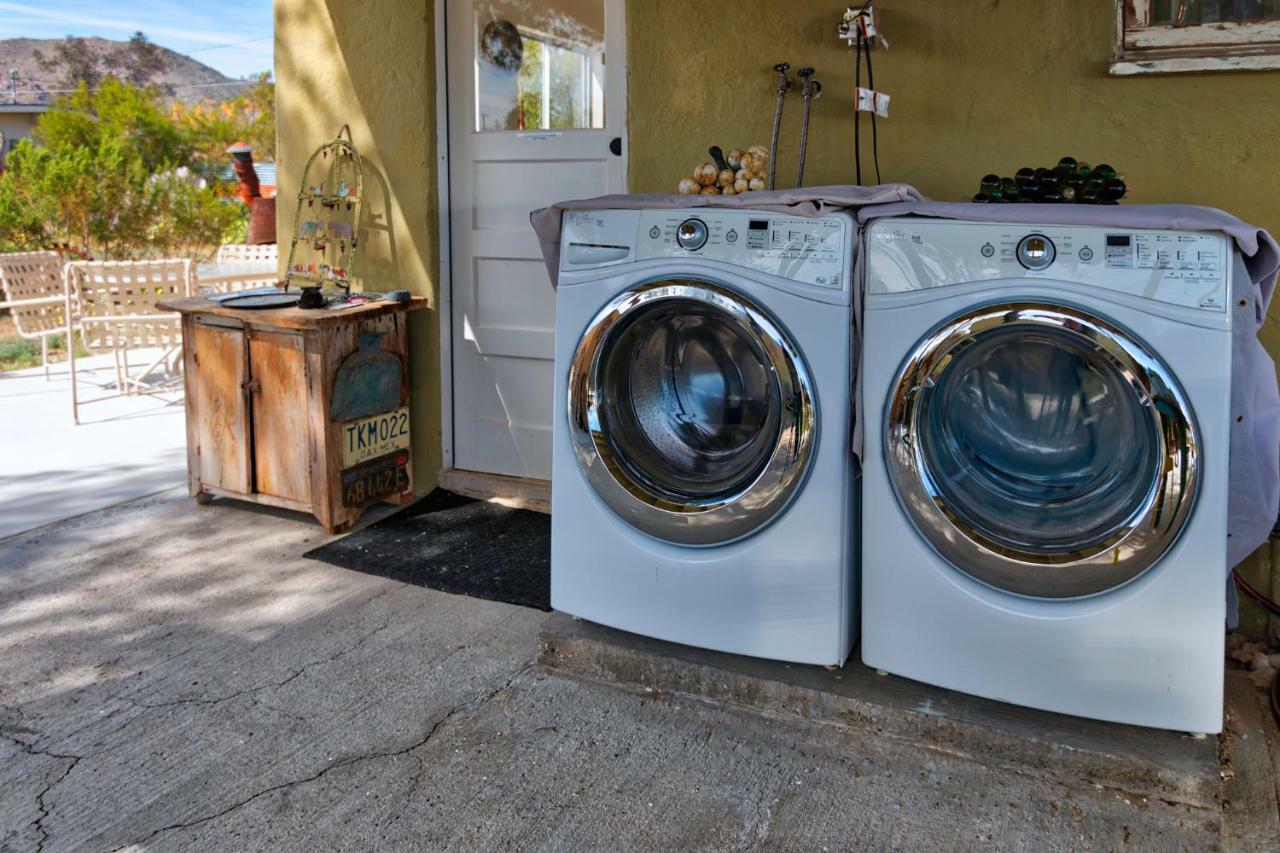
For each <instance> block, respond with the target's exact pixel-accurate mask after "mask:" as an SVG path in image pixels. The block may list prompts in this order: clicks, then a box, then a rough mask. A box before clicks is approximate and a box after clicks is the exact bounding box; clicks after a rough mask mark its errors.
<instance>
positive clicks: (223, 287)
mask: <svg viewBox="0 0 1280 853" xmlns="http://www.w3.org/2000/svg"><path fill="white" fill-rule="evenodd" d="M277 272H278V270H277V268H276V263H275V261H236V262H233V263H232V262H228V263H205V264H196V268H195V281H194V282H193V287H192V295H196V296H198V295H200V294H202V293H209V292H217V293H228V292H231V291H234V290H252V289H254V288H258V287H271V286H273V285H274V284H275V283H276V282H277V281H278V276H277Z"/></svg>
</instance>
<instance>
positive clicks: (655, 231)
mask: <svg viewBox="0 0 1280 853" xmlns="http://www.w3.org/2000/svg"><path fill="white" fill-rule="evenodd" d="M661 236H662V229H661V228H659V227H658V226H657V225H655V226H653V227H652V228H650V229H649V237H650V239H653V240H657V239H658V238H659V237H661Z"/></svg>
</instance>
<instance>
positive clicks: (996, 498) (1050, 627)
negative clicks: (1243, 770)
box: [862, 218, 1243, 732]
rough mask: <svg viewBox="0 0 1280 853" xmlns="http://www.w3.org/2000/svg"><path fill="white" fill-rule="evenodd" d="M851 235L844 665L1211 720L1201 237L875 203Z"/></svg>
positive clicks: (1207, 290) (1218, 553)
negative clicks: (852, 599)
mask: <svg viewBox="0 0 1280 853" xmlns="http://www.w3.org/2000/svg"><path fill="white" fill-rule="evenodd" d="M865 246H866V249H865V251H866V301H865V327H866V334H865V337H864V347H865V348H864V385H863V404H864V411H865V424H866V427H865V437H866V441H865V455H864V458H863V464H864V466H865V468H864V480H863V494H862V499H863V513H864V514H863V525H862V548H863V552H862V553H863V556H862V560H863V563H862V596H863V598H862V658H863V660H864V661H865V662H866V663H867V664H868V665H869V666H873V667H877V668H879V669H884V670H888V671H889V672H892V673H896V674H898V675H902V676H906V677H908V678H913V679H917V680H919V681H924V682H928V683H930V684H936V685H940V686H942V687H947V688H951V689H954V690H959V691H964V692H966V693H972V694H976V695H979V696H985V697H989V698H992V699H998V700H1003V701H1007V702H1013V703H1017V704H1020V705H1027V706H1031V707H1035V708H1042V709H1046V710H1051V711H1059V712H1063V713H1068V714H1076V715H1079V716H1084V717H1093V718H1097V719H1102V720H1111V721H1116V722H1123V723H1135V724H1139V725H1146V726H1154V727H1160V728H1168V729H1178V730H1184V731H1194V732H1217V731H1219V730H1220V729H1221V726H1222V679H1223V632H1224V621H1223V620H1224V594H1223V593H1224V578H1225V576H1226V564H1225V560H1226V549H1225V543H1226V539H1225V537H1226V529H1227V527H1226V522H1227V458H1228V457H1227V453H1228V443H1227V436H1228V429H1229V420H1230V409H1229V403H1230V396H1231V318H1230V311H1229V309H1228V305H1229V303H1230V294H1231V281H1232V277H1233V270H1238V267H1236V266H1235V255H1234V253H1233V251H1232V249H1231V247H1230V246H1229V244H1228V242H1227V240H1226V238H1225V237H1223V236H1222V235H1221V234H1218V233H1207V232H1186V231H1136V230H1127V229H1111V228H1101V227H1061V226H1036V225H1012V224H990V223H974V222H956V221H945V220H921V219H913V218H901V219H884V220H880V221H878V222H875V223H874V224H873V225H872V226H870V227H869V229H868V230H867V233H866V238H865ZM1234 274H1235V275H1242V274H1243V273H1242V272H1235V273H1234Z"/></svg>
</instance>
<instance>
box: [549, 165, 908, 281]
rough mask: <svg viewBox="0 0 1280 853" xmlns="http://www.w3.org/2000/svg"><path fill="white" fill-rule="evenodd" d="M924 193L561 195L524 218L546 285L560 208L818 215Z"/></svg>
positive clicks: (556, 277) (556, 265) (554, 265)
mask: <svg viewBox="0 0 1280 853" xmlns="http://www.w3.org/2000/svg"><path fill="white" fill-rule="evenodd" d="M923 198H924V197H923V196H921V195H920V193H919V191H917V190H916V188H915V187H912V186H908V185H907V184H880V185H877V186H874V187H854V186H830V187H801V188H800V189H795V190H776V191H774V192H750V193H742V194H740V195H666V194H663V193H648V194H644V195H605V196H600V197H599V198H586V199H578V200H576V201H561V202H557V203H556V204H553V205H551V206H550V207H544V208H541V209H539V210H535V211H533V213H531V214H529V222H530V223H531V224H532V225H533V230H534V232H535V233H536V234H537V235H538V242H539V243H540V244H541V245H542V258H543V260H545V261H546V264H547V272H548V273H549V274H550V275H551V286H552V287H557V286H559V284H560V222H561V219H562V217H563V216H564V212H565V211H566V210H670V209H673V208H682V207H730V208H733V207H740V208H746V209H747V210H767V211H770V212H772V213H784V214H787V215H788V216H823V215H825V214H828V213H831V212H832V211H836V210H854V209H857V208H860V207H863V206H865V205H868V204H889V203H892V202H903V201H919V200H921V199H923Z"/></svg>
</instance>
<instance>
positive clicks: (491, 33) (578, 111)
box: [475, 0, 605, 132]
mask: <svg viewBox="0 0 1280 853" xmlns="http://www.w3.org/2000/svg"><path fill="white" fill-rule="evenodd" d="M475 14H476V20H475V33H476V55H475V69H476V130H477V131H480V132H485V131H503V130H533V131H536V130H571V129H575V128H602V127H604V79H605V77H604V74H605V65H604V59H605V57H604V0H554V1H553V2H545V3H539V2H521V0H477V2H476V5H475Z"/></svg>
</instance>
